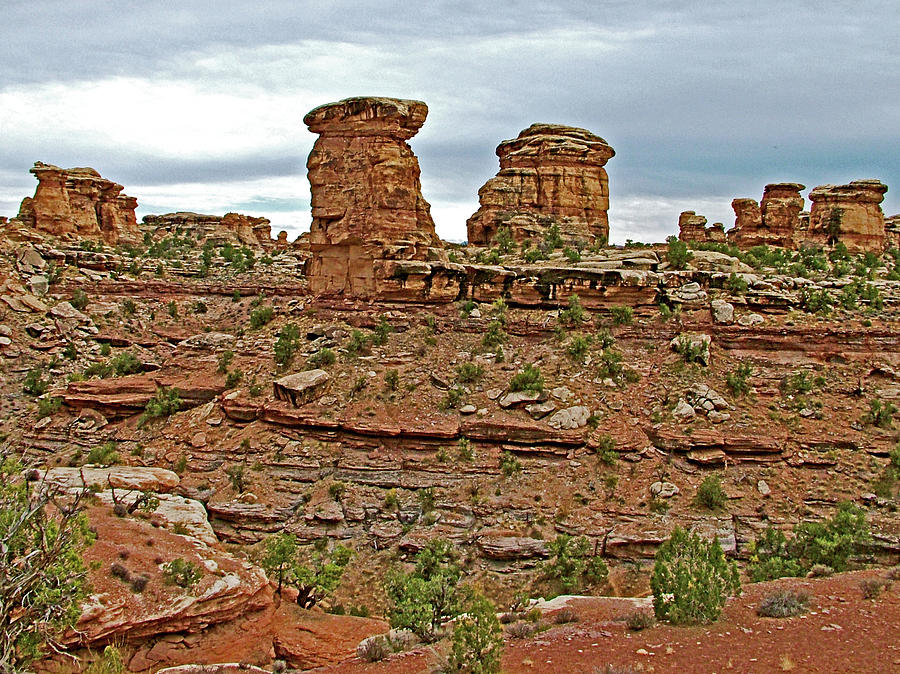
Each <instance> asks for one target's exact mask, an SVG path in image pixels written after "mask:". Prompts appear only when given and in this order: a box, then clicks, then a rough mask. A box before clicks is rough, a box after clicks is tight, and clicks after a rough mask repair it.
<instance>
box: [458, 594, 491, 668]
mask: <svg viewBox="0 0 900 674" xmlns="http://www.w3.org/2000/svg"><path fill="white" fill-rule="evenodd" d="M451 642H452V645H451V647H450V658H449V664H450V670H451V671H455V672H470V673H471V674H496V673H498V672H499V671H500V656H501V655H502V653H503V636H502V632H501V630H500V621H499V620H497V611H496V609H495V608H494V605H493V604H492V603H491V602H490V601H489V600H488V599H487V598H486V597H485V596H484V595H482V594H480V593H472V596H471V597H470V598H469V599H468V601H467V602H466V605H465V608H464V613H463V614H462V615H461V616H460V617H459V618H458V619H457V620H456V624H455V625H454V627H453V636H452V637H451Z"/></svg>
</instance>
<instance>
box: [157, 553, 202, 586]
mask: <svg viewBox="0 0 900 674" xmlns="http://www.w3.org/2000/svg"><path fill="white" fill-rule="evenodd" d="M163 577H164V578H165V580H166V583H168V584H169V585H177V586H178V587H182V588H184V589H186V590H191V589H192V588H193V587H194V586H195V585H196V584H197V583H199V582H200V580H201V579H202V578H203V571H202V569H201V568H200V567H199V566H197V565H196V564H194V563H193V562H191V561H187V560H184V559H182V558H181V557H179V558H177V559H173V560H172V561H171V562H168V563H166V564H164V565H163Z"/></svg>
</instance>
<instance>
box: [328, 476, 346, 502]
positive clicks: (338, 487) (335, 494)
mask: <svg viewBox="0 0 900 674" xmlns="http://www.w3.org/2000/svg"><path fill="white" fill-rule="evenodd" d="M345 491H347V485H346V484H345V483H343V482H341V481H340V480H335V481H334V482H332V483H331V484H330V485H328V495H329V496H330V497H331V498H333V499H334V500H335V501H340V500H341V498H343V496H344V492H345Z"/></svg>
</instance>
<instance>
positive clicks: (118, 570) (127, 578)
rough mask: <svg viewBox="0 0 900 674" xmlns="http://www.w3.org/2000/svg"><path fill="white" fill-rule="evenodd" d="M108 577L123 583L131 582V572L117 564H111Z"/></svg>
mask: <svg viewBox="0 0 900 674" xmlns="http://www.w3.org/2000/svg"><path fill="white" fill-rule="evenodd" d="M109 575H111V576H112V577H113V578H118V579H119V580H121V581H122V582H123V583H129V582H131V572H130V571H129V570H128V569H126V568H125V566H124V565H122V564H119V562H113V563H112V564H111V565H110V567H109Z"/></svg>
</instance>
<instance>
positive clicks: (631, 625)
mask: <svg viewBox="0 0 900 674" xmlns="http://www.w3.org/2000/svg"><path fill="white" fill-rule="evenodd" d="M655 624H656V618H655V617H654V616H653V614H652V613H647V612H646V611H633V612H632V613H629V614H628V615H627V616H625V627H627V628H628V629H629V630H631V631H632V632H640V631H641V630H645V629H648V628H650V627H653V626H654V625H655Z"/></svg>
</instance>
